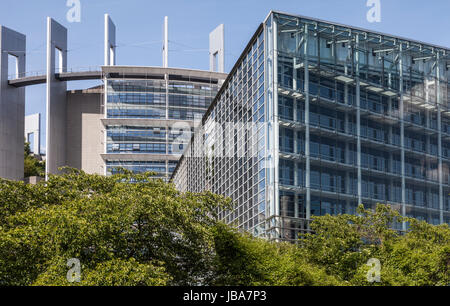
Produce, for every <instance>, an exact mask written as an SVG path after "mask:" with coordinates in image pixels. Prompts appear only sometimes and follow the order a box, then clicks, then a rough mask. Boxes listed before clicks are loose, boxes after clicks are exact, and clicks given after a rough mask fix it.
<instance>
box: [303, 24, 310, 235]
mask: <svg viewBox="0 0 450 306" xmlns="http://www.w3.org/2000/svg"><path fill="white" fill-rule="evenodd" d="M304 33H305V34H304V35H305V36H304V48H305V52H304V53H305V59H304V63H305V64H304V67H305V77H304V79H305V156H306V162H305V188H306V219H307V220H309V219H311V153H310V137H309V136H310V135H309V62H308V41H309V37H308V35H309V33H308V25H307V24H305V31H304ZM307 224H308V229H309V222H308V223H307Z"/></svg>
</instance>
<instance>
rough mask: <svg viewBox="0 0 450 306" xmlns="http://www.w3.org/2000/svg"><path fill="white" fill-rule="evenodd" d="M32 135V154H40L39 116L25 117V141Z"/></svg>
mask: <svg viewBox="0 0 450 306" xmlns="http://www.w3.org/2000/svg"><path fill="white" fill-rule="evenodd" d="M29 134H33V150H32V152H33V153H34V154H37V155H40V154H41V149H40V148H41V114H39V113H38V114H34V115H29V116H26V117H25V135H24V136H25V139H26V140H28V135H29Z"/></svg>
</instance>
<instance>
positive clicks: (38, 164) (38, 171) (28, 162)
mask: <svg viewBox="0 0 450 306" xmlns="http://www.w3.org/2000/svg"><path fill="white" fill-rule="evenodd" d="M44 173H45V161H40V160H38V159H37V158H36V157H35V156H34V155H33V154H31V150H30V143H28V142H25V150H24V177H30V176H44V175H45V174H44Z"/></svg>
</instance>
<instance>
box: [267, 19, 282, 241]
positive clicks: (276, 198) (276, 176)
mask: <svg viewBox="0 0 450 306" xmlns="http://www.w3.org/2000/svg"><path fill="white" fill-rule="evenodd" d="M272 39H273V79H274V86H273V88H274V89H273V109H272V114H273V118H269V120H272V121H273V126H272V129H273V151H272V153H271V154H272V156H273V166H274V167H273V178H274V180H273V182H274V192H273V197H274V199H273V203H274V206H275V207H274V208H275V211H274V214H275V216H277V217H278V216H279V215H280V204H281V203H280V201H279V199H280V192H279V162H280V159H279V152H280V150H279V140H280V137H279V135H280V134H279V133H280V130H279V123H278V21H277V20H276V19H275V18H274V20H273V38H272ZM277 222H278V221H277ZM280 226H281V224H280ZM277 230H278V229H277ZM279 234H280V233H277V237H278V236H279Z"/></svg>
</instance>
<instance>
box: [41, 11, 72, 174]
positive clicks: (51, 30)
mask: <svg viewBox="0 0 450 306" xmlns="http://www.w3.org/2000/svg"><path fill="white" fill-rule="evenodd" d="M56 49H58V50H59V52H60V70H59V71H58V72H61V71H62V72H65V71H67V29H66V28H65V27H63V26H62V25H60V24H59V23H58V22H56V21H54V20H53V19H52V18H50V17H48V18H47V131H46V134H47V137H46V139H47V150H46V154H47V162H46V169H45V173H46V179H47V178H48V175H49V174H58V173H59V170H58V168H59V167H62V166H65V164H66V116H67V103H66V92H67V82H63V81H59V80H58V79H56V74H55V68H56V67H55V59H56Z"/></svg>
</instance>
